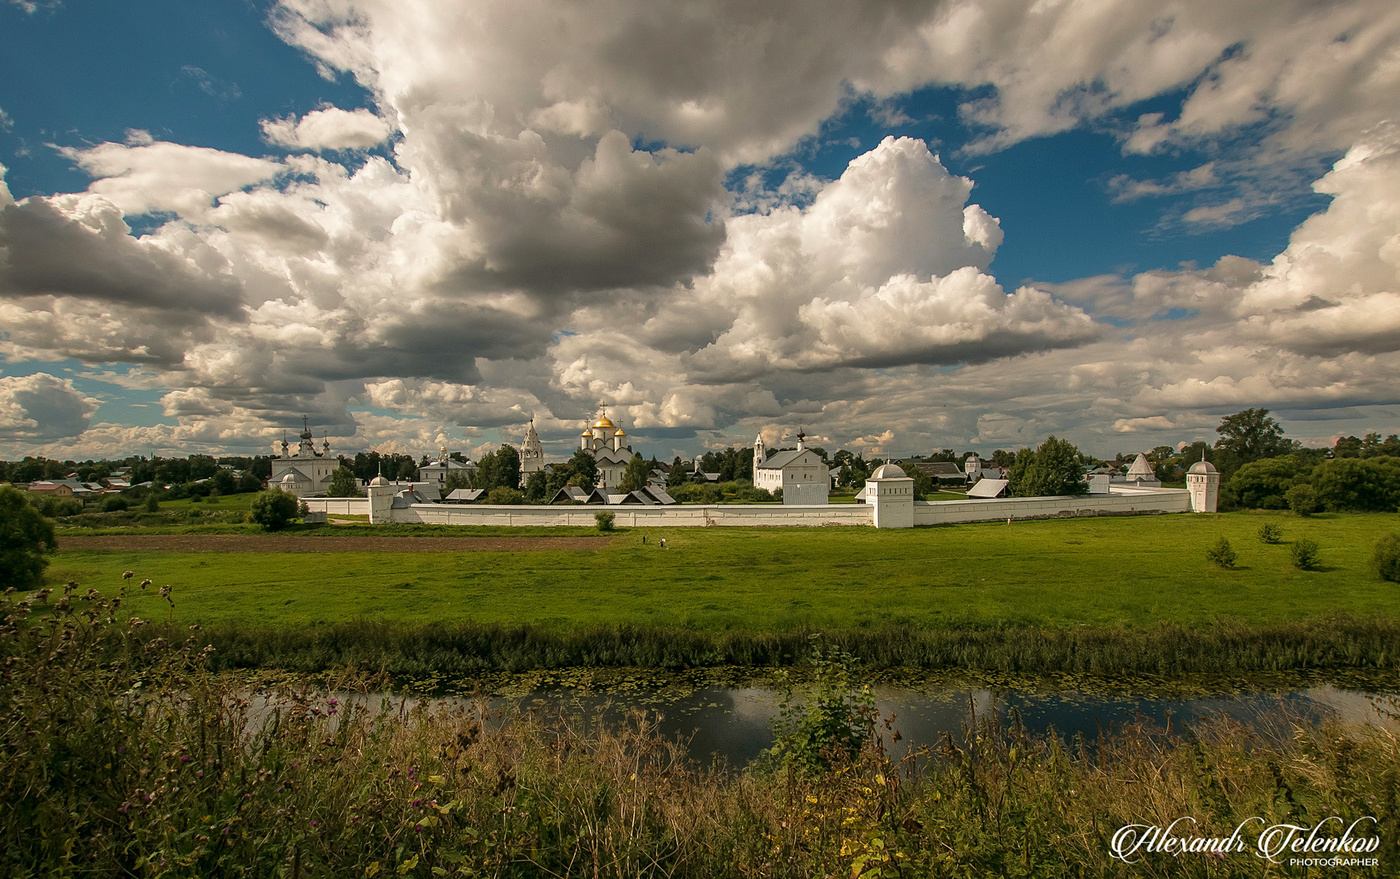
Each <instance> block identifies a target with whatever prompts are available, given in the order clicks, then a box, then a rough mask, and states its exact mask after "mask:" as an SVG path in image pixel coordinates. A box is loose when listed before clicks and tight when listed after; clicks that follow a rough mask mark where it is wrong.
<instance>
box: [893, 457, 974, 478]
mask: <svg viewBox="0 0 1400 879" xmlns="http://www.w3.org/2000/svg"><path fill="white" fill-rule="evenodd" d="M904 467H905V468H906V469H907V468H909V467H917V468H919V470H920V471H921V472H923V473H925V474H927V475H929V476H932V477H934V478H935V479H939V478H954V477H961V476H963V475H964V474H963V472H962V468H961V467H959V466H958V465H957V464H954V463H953V462H951V461H911V462H909V463H907V464H905V465H904Z"/></svg>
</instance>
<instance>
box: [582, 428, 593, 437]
mask: <svg viewBox="0 0 1400 879" xmlns="http://www.w3.org/2000/svg"><path fill="white" fill-rule="evenodd" d="M592 435H593V434H592V433H591V432H589V431H588V430H587V429H585V430H584V431H583V433H581V434H579V436H592Z"/></svg>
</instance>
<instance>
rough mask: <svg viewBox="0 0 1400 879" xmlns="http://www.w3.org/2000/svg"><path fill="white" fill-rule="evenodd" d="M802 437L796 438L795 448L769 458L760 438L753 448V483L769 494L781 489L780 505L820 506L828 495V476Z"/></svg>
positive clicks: (815, 454) (829, 477) (829, 485)
mask: <svg viewBox="0 0 1400 879" xmlns="http://www.w3.org/2000/svg"><path fill="white" fill-rule="evenodd" d="M805 440H806V436H805V434H801V433H799V434H798V435H797V448H796V449H789V450H788V451H786V452H775V453H774V454H772V455H771V456H770V455H768V454H767V450H766V448H765V446H764V445H763V437H762V436H761V435H760V436H759V437H758V439H757V440H755V441H754V446H753V484H754V487H755V488H763V489H767V490H768V491H770V492H772V491H777V490H779V489H782V492H783V503H784V504H795V505H798V506H811V505H820V504H825V503H826V502H827V498H828V497H830V496H831V475H830V471H829V470H828V469H827V466H826V465H825V464H823V463H822V459H821V458H820V457H819V456H818V455H817V453H816V452H813V451H810V450H809V449H807V447H806V445H805V444H804V441H805Z"/></svg>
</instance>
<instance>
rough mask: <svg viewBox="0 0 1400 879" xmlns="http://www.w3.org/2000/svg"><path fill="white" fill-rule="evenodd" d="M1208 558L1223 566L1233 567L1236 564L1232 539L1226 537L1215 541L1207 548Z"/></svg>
mask: <svg viewBox="0 0 1400 879" xmlns="http://www.w3.org/2000/svg"><path fill="white" fill-rule="evenodd" d="M1206 558H1208V559H1210V560H1211V561H1212V562H1214V563H1215V564H1216V565H1218V566H1219V567H1222V568H1233V567H1234V566H1235V549H1234V547H1232V546H1230V541H1229V540H1228V539H1226V538H1224V537H1222V538H1220V539H1219V540H1217V541H1215V544H1214V545H1213V546H1211V548H1210V549H1207V550H1206Z"/></svg>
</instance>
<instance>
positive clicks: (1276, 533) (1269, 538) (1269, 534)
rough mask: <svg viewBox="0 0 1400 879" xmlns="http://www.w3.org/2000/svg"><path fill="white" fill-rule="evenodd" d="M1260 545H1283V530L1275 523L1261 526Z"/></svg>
mask: <svg viewBox="0 0 1400 879" xmlns="http://www.w3.org/2000/svg"><path fill="white" fill-rule="evenodd" d="M1259 542H1260V543H1282V542H1283V529H1282V528H1280V527H1279V526H1278V525H1276V524H1274V523H1273V522H1269V523H1267V524H1264V525H1260V526H1259Z"/></svg>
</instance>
